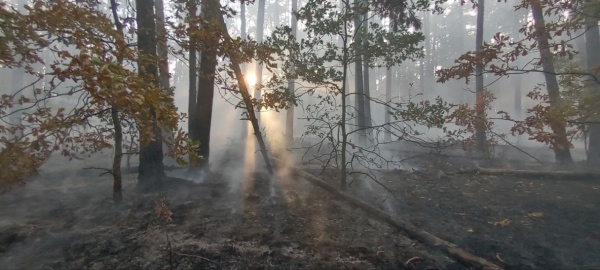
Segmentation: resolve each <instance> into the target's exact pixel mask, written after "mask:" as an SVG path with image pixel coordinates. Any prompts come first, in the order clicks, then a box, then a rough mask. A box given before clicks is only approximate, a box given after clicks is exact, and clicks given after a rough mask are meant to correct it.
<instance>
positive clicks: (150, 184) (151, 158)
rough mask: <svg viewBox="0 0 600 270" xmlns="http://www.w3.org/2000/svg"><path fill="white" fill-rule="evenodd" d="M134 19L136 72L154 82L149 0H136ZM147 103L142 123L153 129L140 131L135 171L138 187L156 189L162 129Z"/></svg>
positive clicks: (159, 180)
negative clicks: (146, 117) (146, 118)
mask: <svg viewBox="0 0 600 270" xmlns="http://www.w3.org/2000/svg"><path fill="white" fill-rule="evenodd" d="M135 3H136V7H137V13H136V22H137V25H138V31H137V41H138V50H139V53H140V58H139V60H138V67H139V70H138V72H139V75H140V77H142V78H145V79H147V80H148V81H149V82H150V83H151V84H152V85H154V86H157V87H158V85H159V83H158V68H157V62H156V61H157V54H156V49H157V47H156V23H155V17H154V3H153V0H136V1H135ZM147 105H149V106H150V109H149V114H150V117H151V119H152V120H151V121H148V122H146V123H143V125H147V126H148V127H149V128H151V129H152V130H153V132H152V134H153V135H154V136H153V137H152V138H147V137H144V136H142V135H144V134H140V138H141V140H142V141H143V142H144V145H143V146H142V149H141V150H140V167H139V174H138V188H139V189H140V190H144V191H147V190H156V189H160V188H162V186H163V184H164V183H163V180H164V178H165V171H164V164H163V149H162V142H161V140H162V131H161V129H160V127H159V126H158V125H157V123H156V120H155V119H156V118H157V115H156V109H155V108H154V106H153V104H147Z"/></svg>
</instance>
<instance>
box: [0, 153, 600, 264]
mask: <svg viewBox="0 0 600 270" xmlns="http://www.w3.org/2000/svg"><path fill="white" fill-rule="evenodd" d="M231 151H232V152H231V153H229V152H228V153H225V155H224V157H225V158H224V159H223V160H221V161H219V162H218V163H217V164H213V167H212V173H209V174H205V175H203V176H202V177H201V178H202V182H201V183H193V182H190V181H183V180H181V179H176V178H172V179H171V181H170V183H171V184H170V185H169V186H168V188H167V189H166V190H165V191H164V192H160V193H151V194H138V193H135V192H133V189H134V188H133V187H134V185H135V180H134V179H135V175H128V176H126V177H125V180H126V181H125V184H126V185H125V201H124V203H123V204H122V205H120V206H115V205H114V204H113V203H112V201H111V198H110V191H111V180H110V177H109V176H103V177H101V178H98V176H97V173H92V172H90V171H81V170H80V169H71V170H69V172H68V173H67V172H56V173H48V174H44V173H42V174H41V175H40V176H38V177H37V178H36V179H33V180H32V181H30V182H29V183H28V186H26V187H23V188H16V189H15V190H13V191H11V192H10V193H8V194H4V195H2V196H0V204H1V205H2V208H0V268H1V269H39V268H44V269H67V268H68V269H98V270H99V269H476V267H473V266H465V265H462V264H459V263H457V262H455V261H453V260H451V259H449V258H448V257H447V256H445V255H444V254H443V253H442V252H441V251H438V250H436V249H432V248H430V247H427V246H424V245H422V244H421V243H419V242H418V241H415V240H413V239H410V238H409V237H407V236H406V234H405V233H404V232H402V231H399V230H398V229H396V228H393V227H391V226H390V225H388V224H385V223H382V222H379V221H377V220H374V219H371V218H369V217H368V216H367V215H366V214H365V213H364V212H363V211H362V210H359V209H356V208H353V207H350V206H349V205H348V204H347V203H345V202H344V201H340V200H339V199H336V198H334V197H333V196H332V195H331V194H329V193H328V192H327V191H325V190H322V189H320V188H318V187H316V186H313V185H312V184H310V183H309V182H307V181H305V180H303V179H301V178H300V177H299V176H297V175H294V174H287V172H286V171H284V170H279V171H278V175H276V176H274V177H270V176H268V175H267V173H266V172H256V171H255V170H253V169H249V170H245V169H244V165H243V164H241V163H240V161H239V160H240V157H239V156H236V155H235V154H234V152H235V151H234V150H231ZM410 163H411V164H413V165H415V166H414V167H413V168H415V169H407V170H392V171H378V172H377V179H378V181H379V182H381V183H382V184H383V185H385V186H386V187H387V189H388V190H385V189H382V188H381V187H380V186H379V185H378V184H376V183H373V182H372V180H368V179H364V178H358V177H356V178H353V179H352V181H351V182H352V184H351V186H350V190H349V191H348V192H350V193H353V194H354V195H356V196H358V197H360V198H362V199H364V200H365V201H368V202H370V203H372V204H374V205H377V206H378V207H380V208H381V209H383V210H386V211H390V212H393V213H394V214H395V215H398V216H400V217H401V218H402V219H403V220H405V221H408V222H410V223H412V224H414V225H416V226H418V227H420V228H422V229H424V230H426V231H428V232H430V233H432V234H434V235H436V236H438V237H440V238H442V239H445V240H448V241H450V242H453V243H455V244H457V245H458V246H460V247H462V248H464V249H466V250H467V251H469V252H471V253H473V254H475V255H478V256H481V257H483V258H485V259H487V260H489V261H492V262H493V263H496V264H498V265H501V266H503V267H505V268H506V269H573V270H575V269H599V268H600V256H598V252H599V251H600V220H599V219H598V217H599V216H600V211H599V208H598V207H599V206H600V196H599V195H600V181H598V179H591V180H590V179H585V180H584V179H561V180H552V179H524V178H519V177H515V176H486V175H466V174H457V173H456V172H457V171H458V170H459V169H463V168H468V167H469V166H471V165H470V164H471V161H470V160H468V159H460V158H451V157H443V156H435V155H421V156H419V157H417V158H414V159H411V160H410ZM521 167H527V166H523V165H521ZM309 168H310V167H305V168H304V169H306V170H307V171H309V172H311V173H314V174H316V175H318V174H319V173H321V171H320V170H317V169H314V168H313V169H309ZM527 168H529V167H527ZM319 176H320V177H321V178H322V179H323V180H326V181H328V182H330V183H331V184H332V185H338V183H337V177H336V175H335V173H333V172H330V171H325V172H324V173H322V174H320V175H319ZM367 187H368V188H367ZM161 202H165V204H166V206H167V207H166V208H167V209H169V210H170V212H171V213H172V216H171V218H172V220H170V221H165V220H164V219H162V218H160V217H159V215H158V214H157V209H159V210H160V209H162V208H161V207H158V208H157V206H160V203H161Z"/></svg>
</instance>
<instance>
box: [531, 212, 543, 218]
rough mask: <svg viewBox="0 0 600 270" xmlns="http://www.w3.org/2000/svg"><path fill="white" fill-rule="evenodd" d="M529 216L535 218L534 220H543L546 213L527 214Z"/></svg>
mask: <svg viewBox="0 0 600 270" xmlns="http://www.w3.org/2000/svg"><path fill="white" fill-rule="evenodd" d="M527 216H528V217H534V218H541V217H543V216H544V213H542V212H535V213H529V214H527Z"/></svg>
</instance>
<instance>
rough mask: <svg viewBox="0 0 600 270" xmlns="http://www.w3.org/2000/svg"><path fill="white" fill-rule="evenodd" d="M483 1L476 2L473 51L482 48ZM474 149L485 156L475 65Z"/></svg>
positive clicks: (480, 88)
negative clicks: (475, 28) (475, 30)
mask: <svg viewBox="0 0 600 270" xmlns="http://www.w3.org/2000/svg"><path fill="white" fill-rule="evenodd" d="M484 3H485V0H479V1H478V2H477V33H476V36H475V49H476V50H481V47H482V46H483V17H484V12H485V9H484ZM475 76H476V77H475V96H476V98H475V111H476V119H475V123H474V126H475V148H476V149H477V151H478V152H479V153H480V154H486V152H487V149H486V145H485V141H486V136H485V132H486V130H485V129H486V126H485V100H484V89H483V66H481V65H477V67H476V68H475Z"/></svg>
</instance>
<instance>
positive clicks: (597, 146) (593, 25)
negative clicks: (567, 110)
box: [585, 1, 600, 166]
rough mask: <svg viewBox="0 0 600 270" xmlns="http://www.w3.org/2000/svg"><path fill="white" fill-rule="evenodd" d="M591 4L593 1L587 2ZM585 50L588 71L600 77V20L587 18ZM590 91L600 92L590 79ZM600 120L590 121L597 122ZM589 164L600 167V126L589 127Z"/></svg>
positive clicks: (591, 125) (593, 93) (591, 92)
mask: <svg viewBox="0 0 600 270" xmlns="http://www.w3.org/2000/svg"><path fill="white" fill-rule="evenodd" d="M587 2H588V3H590V2H591V1H587ZM585 25H586V31H585V43H586V44H585V48H586V61H587V63H586V64H587V69H588V72H589V73H590V74H593V75H594V76H596V77H598V76H599V75H600V72H598V66H599V65H600V52H599V51H598V49H600V34H599V33H598V18H597V17H592V16H586V17H585ZM588 91H589V94H590V95H595V94H597V93H598V91H600V85H598V84H597V83H595V82H593V80H591V79H590V81H589V82H588ZM597 120H598V118H597V117H596V118H595V119H590V121H597ZM587 147H588V149H587V162H588V164H590V165H596V166H597V165H600V125H599V124H589V125H588V145H587Z"/></svg>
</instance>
